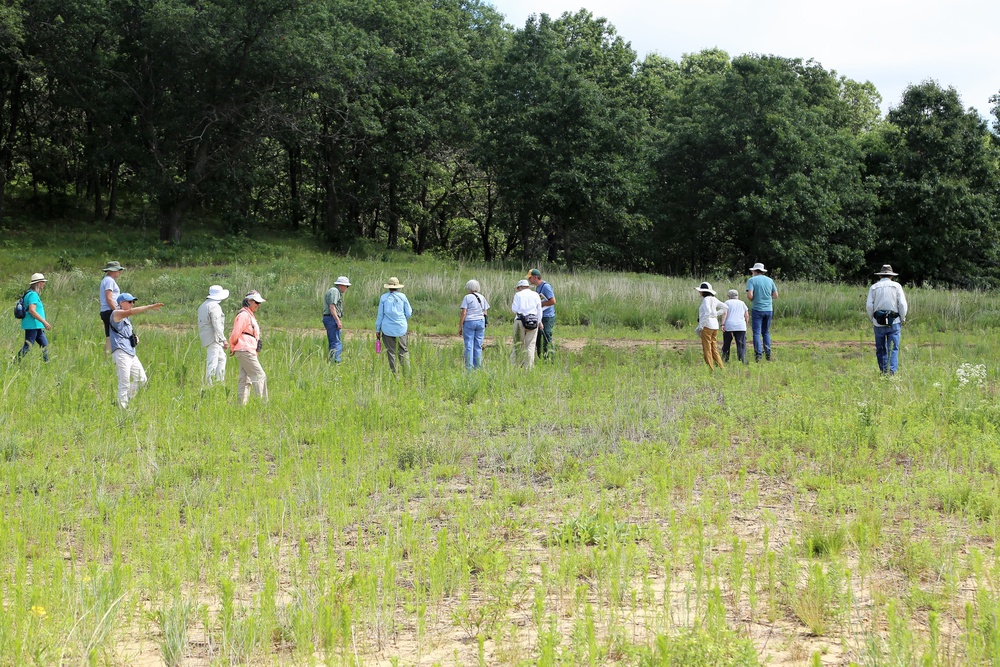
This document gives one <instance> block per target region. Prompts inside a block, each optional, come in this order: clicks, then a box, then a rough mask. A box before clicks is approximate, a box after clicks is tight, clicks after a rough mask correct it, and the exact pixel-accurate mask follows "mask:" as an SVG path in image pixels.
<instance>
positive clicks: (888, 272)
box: [875, 264, 899, 276]
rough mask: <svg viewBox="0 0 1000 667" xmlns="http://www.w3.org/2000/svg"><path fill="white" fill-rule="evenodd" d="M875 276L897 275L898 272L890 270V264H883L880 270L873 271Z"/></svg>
mask: <svg viewBox="0 0 1000 667" xmlns="http://www.w3.org/2000/svg"><path fill="white" fill-rule="evenodd" d="M875 275H876V276H898V275H899V274H898V273H896V272H895V271H893V270H892V265H891V264H883V265H882V270H881V271H876V272H875Z"/></svg>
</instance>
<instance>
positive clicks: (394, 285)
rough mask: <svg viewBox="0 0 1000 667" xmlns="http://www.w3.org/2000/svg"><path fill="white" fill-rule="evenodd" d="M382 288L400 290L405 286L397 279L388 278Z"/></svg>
mask: <svg viewBox="0 0 1000 667" xmlns="http://www.w3.org/2000/svg"><path fill="white" fill-rule="evenodd" d="M382 287H384V288H386V289H402V288H403V287H405V285H403V283H401V282H399V278H397V277H396V276H393V277H392V278H389V282H387V283H386V284H385V285H382Z"/></svg>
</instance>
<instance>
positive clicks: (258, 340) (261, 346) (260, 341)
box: [257, 338, 264, 353]
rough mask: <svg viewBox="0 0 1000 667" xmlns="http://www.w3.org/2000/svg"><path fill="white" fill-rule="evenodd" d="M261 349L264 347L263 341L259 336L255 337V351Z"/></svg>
mask: <svg viewBox="0 0 1000 667" xmlns="http://www.w3.org/2000/svg"><path fill="white" fill-rule="evenodd" d="M263 349H264V341H262V340H261V339H260V338H258V339H257V352H258V353H259V352H260V351H261V350H263Z"/></svg>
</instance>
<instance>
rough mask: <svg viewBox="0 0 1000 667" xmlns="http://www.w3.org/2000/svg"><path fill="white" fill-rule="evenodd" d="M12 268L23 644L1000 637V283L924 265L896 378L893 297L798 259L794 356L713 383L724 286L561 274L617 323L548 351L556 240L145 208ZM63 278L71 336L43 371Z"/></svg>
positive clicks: (273, 651)
mask: <svg viewBox="0 0 1000 667" xmlns="http://www.w3.org/2000/svg"><path fill="white" fill-rule="evenodd" d="M106 259H119V260H121V261H122V262H123V263H125V264H126V265H127V266H128V267H129V270H128V271H127V272H126V273H125V274H124V275H123V277H122V279H121V280H120V282H121V284H122V286H123V288H124V289H127V290H128V291H131V292H133V293H135V294H137V295H138V296H139V297H140V298H141V299H142V301H143V302H147V301H153V300H158V301H164V302H165V303H167V304H168V305H167V307H166V308H164V310H163V311H162V312H161V313H147V314H143V315H140V316H137V317H136V318H135V323H136V327H137V329H138V332H139V334H140V336H141V337H142V345H141V348H140V356H141V358H142V360H143V362H144V363H145V365H146V366H147V372H148V374H149V378H150V382H149V386H148V387H147V388H146V389H145V390H144V391H143V392H141V393H140V395H139V396H138V397H137V398H136V399H135V400H134V401H133V402H132V404H131V405H130V407H129V409H128V410H127V411H121V410H119V409H117V408H116V407H115V406H114V404H113V396H114V392H115V377H114V369H113V366H112V365H111V364H110V363H109V362H108V361H107V360H106V359H105V358H104V353H103V337H102V334H101V332H100V323H99V322H98V319H97V313H96V303H95V300H96V291H97V283H98V281H99V278H100V276H101V274H100V267H101V266H102V265H103V262H104V261H105V260H106ZM0 265H2V266H3V267H4V273H3V275H2V276H0V293H2V294H3V295H4V298H5V301H4V308H5V310H4V311H3V316H2V318H0V339H2V340H6V341H8V343H7V345H6V350H7V351H6V353H5V354H6V358H5V361H4V362H3V365H2V367H0V368H2V370H0V405H2V410H0V503H2V506H3V511H2V513H0V545H2V548H0V665H24V664H29V665H30V664H37V665H50V664H97V665H102V664H113V665H136V664H141V665H157V664H167V665H227V664H304V665H308V664H326V665H434V664H439V665H449V666H450V665H476V664H482V665H527V664H537V665H564V664H565V665H599V664H600V665H604V664H622V665H642V666H646V665H734V664H738V665H753V664H764V663H768V664H849V663H852V662H854V663H858V664H863V665H958V664H996V663H997V662H998V661H1000V554H998V552H997V550H996V539H997V534H998V532H1000V493H998V488H997V470H998V468H1000V447H998V442H997V438H998V436H997V434H998V426H1000V407H998V405H997V386H998V384H997V373H996V368H995V367H994V363H993V360H994V359H995V358H996V356H997V353H998V352H1000V343H998V342H997V333H998V331H1000V329H998V328H997V327H998V325H1000V316H998V314H997V312H996V310H995V309H994V306H993V304H992V303H991V300H990V295H988V294H983V293H961V292H952V291H946V290H932V289H923V290H915V289H914V290H910V291H909V292H908V296H909V297H910V301H911V307H912V309H913V316H912V321H911V323H910V324H908V325H907V327H906V329H905V330H904V334H903V344H904V349H903V351H902V354H901V366H902V372H901V373H900V374H899V375H898V376H896V377H895V378H893V379H884V378H880V377H879V376H878V375H877V373H876V366H875V361H874V358H873V354H872V351H871V346H870V343H869V337H870V332H869V329H868V327H867V325H866V323H865V320H864V317H863V315H862V314H861V310H862V308H863V298H864V294H865V289H864V288H863V287H857V286H855V287H852V286H826V285H819V284H806V283H790V284H789V283H782V282H780V281H779V290H780V291H781V299H780V300H779V302H778V312H777V321H776V325H775V345H776V361H775V362H774V363H771V364H753V365H750V366H747V367H729V368H727V369H726V372H724V373H717V374H716V375H714V376H713V375H711V374H709V372H708V370H707V368H706V367H705V366H704V364H703V362H701V360H700V358H699V357H700V351H699V350H698V349H697V348H696V347H694V346H693V342H694V341H693V334H692V332H691V329H692V328H693V326H694V320H695V319H696V317H695V315H696V311H697V305H698V300H697V297H696V295H695V294H694V290H693V289H692V287H693V285H694V284H697V282H696V281H694V280H690V279H689V280H681V279H667V278H661V277H652V276H638V275H613V274H602V273H578V274H562V273H559V272H553V274H552V275H551V276H550V280H551V282H552V283H553V285H554V287H555V289H556V293H557V298H558V299H559V304H558V307H557V308H558V312H559V319H558V321H557V328H556V336H557V341H559V340H567V339H571V340H574V341H576V342H577V343H578V346H579V347H581V348H582V349H579V350H578V351H572V352H569V351H566V350H565V349H564V350H563V351H562V352H561V353H560V354H558V355H557V357H556V361H555V363H552V364H540V365H539V366H537V367H536V368H535V369H534V370H533V371H531V372H524V371H521V370H519V369H514V368H511V367H510V366H509V365H508V364H507V363H506V353H507V348H506V347H505V346H506V345H508V344H509V342H506V341H504V340H503V337H504V335H505V334H506V333H507V329H508V325H509V318H506V319H505V318H504V316H503V313H502V311H503V310H504V307H505V305H506V303H507V301H508V299H509V298H510V296H511V293H512V286H513V283H514V281H516V279H517V278H518V277H519V276H520V275H523V272H524V270H525V269H526V268H527V267H523V266H500V265H496V266H483V265H476V264H457V263H455V262H453V261H449V260H440V259H435V258H427V257H425V258H417V257H412V256H407V255H402V254H400V255H395V254H380V253H373V252H356V253H355V254H352V255H350V256H347V257H342V256H332V255H324V254H321V253H317V252H315V251H314V250H311V249H310V248H309V246H308V245H307V244H305V243H303V244H294V243H286V244H278V243H260V242H249V241H239V242H226V241H217V240H214V241H213V240H210V239H209V240H205V239H202V240H200V241H193V242H191V244H190V245H189V246H181V247H162V246H158V245H157V244H155V243H151V242H149V241H147V240H144V238H143V236H142V235H141V234H139V233H133V234H131V235H129V234H128V233H126V239H125V241H121V240H116V239H112V238H111V237H110V236H109V237H108V238H106V239H105V238H103V237H100V236H96V235H95V234H93V233H92V234H88V235H80V236H79V237H73V236H72V235H62V236H60V237H59V238H56V239H53V240H52V241H49V242H46V244H44V245H43V244H42V243H41V242H40V241H38V240H37V239H32V238H30V236H28V235H26V234H14V235H11V236H10V238H9V239H8V240H6V241H4V242H2V243H0ZM33 271H42V272H44V273H46V275H47V276H48V277H49V278H50V282H49V284H48V287H47V288H46V291H45V293H44V294H43V298H44V301H45V304H46V309H47V311H48V314H49V319H50V320H51V321H54V330H53V332H52V336H51V339H52V361H51V363H49V364H43V363H42V361H41V358H40V355H39V354H38V352H37V350H35V351H33V353H32V354H31V355H30V356H29V357H27V358H26V359H25V360H24V361H23V363H21V364H16V363H9V362H8V361H7V360H9V359H10V358H12V357H13V355H14V352H15V351H16V349H17V347H19V345H20V333H19V331H18V330H17V329H16V322H15V320H14V319H13V318H12V317H11V316H10V312H9V308H10V305H12V303H13V300H14V298H15V297H16V296H17V294H19V288H20V286H21V284H22V283H24V282H25V279H26V276H27V275H29V274H30V273H31V272H33ZM339 274H347V275H349V276H350V277H351V280H352V282H353V283H354V284H355V286H354V287H352V288H351V290H350V291H349V292H348V294H347V301H346V308H345V320H346V323H347V326H348V328H349V329H351V330H352V331H351V334H352V335H351V336H350V338H349V339H348V341H347V344H346V347H345V351H344V358H345V363H344V364H342V365H340V366H339V367H331V366H329V365H328V364H327V363H326V362H325V349H324V347H325V335H324V334H323V331H322V328H321V325H320V309H321V301H320V299H321V295H322V292H323V291H324V290H325V289H326V288H327V287H328V286H329V284H330V283H331V282H332V280H333V278H335V277H336V276H337V275H339ZM390 275H395V276H398V277H399V278H400V279H401V280H402V281H403V282H404V283H406V285H407V287H406V290H405V291H406V293H407V294H408V296H409V298H410V300H411V302H412V303H413V305H414V310H415V316H414V319H413V324H412V328H413V331H414V332H415V336H414V341H413V343H412V346H411V348H412V356H413V372H412V373H411V374H410V375H409V376H406V377H404V378H401V379H396V378H394V377H393V376H391V375H390V374H389V372H388V369H387V368H386V364H385V360H384V359H382V358H380V357H377V356H376V355H375V352H374V349H373V346H372V339H371V327H372V325H373V323H374V314H375V303H376V300H377V296H378V294H379V293H380V292H381V291H382V290H381V283H382V282H384V281H385V280H386V279H387V278H388V277H389V276H390ZM471 277H476V278H478V279H479V280H480V281H481V282H482V283H483V286H484V292H485V294H486V295H487V297H489V298H490V300H491V301H492V302H493V304H494V307H495V309H496V312H495V315H496V317H495V318H494V319H493V320H492V321H493V322H497V324H496V325H495V326H493V325H491V327H490V330H489V333H490V334H491V335H494V336H497V339H496V341H495V342H494V344H493V345H492V346H491V347H490V348H489V349H487V351H486V368H485V370H484V371H483V372H479V373H474V374H470V373H466V372H465V371H464V370H463V369H462V361H461V344H460V342H459V341H458V340H456V339H454V338H449V337H444V336H445V335H447V334H453V333H454V332H455V330H456V329H457V306H458V303H459V301H460V299H461V296H462V291H463V285H464V283H465V281H466V280H467V279H468V278H471ZM709 279H711V280H712V281H713V283H714V284H716V287H717V289H719V288H726V287H729V286H732V287H736V286H741V283H740V282H737V281H736V280H735V279H732V280H729V281H727V280H725V279H724V278H722V277H709ZM213 282H219V283H221V284H223V285H224V286H226V287H228V288H230V289H231V290H233V292H234V293H237V294H238V293H240V292H242V291H243V290H245V289H247V288H249V287H254V288H257V289H259V290H261V292H262V293H263V294H264V296H265V297H266V298H267V299H268V302H267V303H266V304H265V305H264V306H263V307H262V309H261V310H260V312H259V317H260V322H261V326H262V328H263V330H264V337H265V339H266V341H267V342H266V345H267V347H266V349H265V352H264V353H263V354H262V356H261V360H262V364H263V366H264V368H265V369H266V370H267V372H268V377H269V381H268V382H269V389H270V394H271V400H270V402H269V403H267V404H266V405H261V404H260V403H256V402H253V401H252V402H251V404H250V406H249V407H247V408H243V409H240V408H237V407H236V406H235V384H236V374H237V369H236V366H235V364H234V363H233V362H230V365H229V370H228V372H229V376H228V379H227V382H226V384H225V386H220V387H214V388H212V389H210V390H207V389H205V387H204V386H203V383H202V373H203V363H204V359H203V356H202V351H201V348H200V346H199V343H198V340H197V336H196V333H195V331H194V326H193V320H194V311H195V309H196V307H197V305H198V304H199V303H200V302H201V300H202V298H203V296H204V293H205V291H206V289H207V286H208V285H209V284H211V283H213ZM21 289H23V288H21ZM234 301H236V300H235V299H232V298H231V299H230V301H229V302H227V305H226V312H227V317H228V318H229V321H230V322H231V318H232V316H233V313H234V312H235V307H236V305H237V304H236V303H234ZM609 338H613V339H616V340H617V341H618V343H616V344H614V345H608V344H606V342H607V339H609ZM664 342H665V343H667V344H662V343H664ZM656 343H661V344H659V345H657V344H656ZM981 364H982V365H983V366H982V367H980V365H981Z"/></svg>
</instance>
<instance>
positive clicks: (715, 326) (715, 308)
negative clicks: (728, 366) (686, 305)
mask: <svg viewBox="0 0 1000 667" xmlns="http://www.w3.org/2000/svg"><path fill="white" fill-rule="evenodd" d="M695 290H697V292H698V293H699V294H701V296H702V300H701V306H700V307H699V308H698V329H699V333H700V334H701V351H702V353H703V354H704V356H705V363H706V364H708V369H709V370H710V371H714V370H715V367H716V366H718V367H719V368H722V356H721V355H720V354H719V348H718V347H717V346H716V339H717V338H718V336H719V329H720V328H722V327H723V326H724V325H725V323H726V315H727V314H728V313H729V306H727V305H726V304H724V303H722V302H721V301H719V300H718V299H716V298H715V290H714V289H712V283H702V284H701V285H699V286H698V287H695ZM720 315H721V316H722V320H721V321H720V320H719V316H720Z"/></svg>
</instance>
